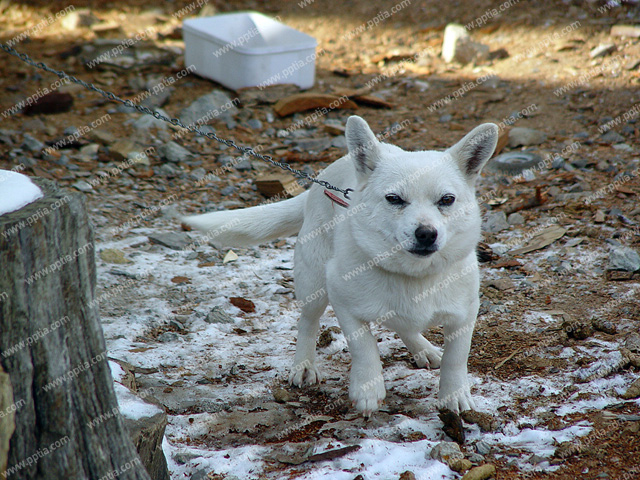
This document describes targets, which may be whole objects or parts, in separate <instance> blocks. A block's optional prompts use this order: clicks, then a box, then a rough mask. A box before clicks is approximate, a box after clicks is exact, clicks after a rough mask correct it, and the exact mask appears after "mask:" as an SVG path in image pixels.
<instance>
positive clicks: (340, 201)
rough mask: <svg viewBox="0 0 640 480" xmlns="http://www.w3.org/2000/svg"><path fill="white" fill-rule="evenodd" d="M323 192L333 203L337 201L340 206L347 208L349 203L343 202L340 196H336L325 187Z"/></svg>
mask: <svg viewBox="0 0 640 480" xmlns="http://www.w3.org/2000/svg"><path fill="white" fill-rule="evenodd" d="M324 194H325V195H326V196H327V197H329V198H330V199H331V201H332V202H333V203H337V204H338V205H340V206H341V207H344V208H349V204H348V203H347V202H345V201H344V200H342V199H341V198H340V197H338V196H337V195H335V194H333V193H331V192H330V191H329V190H327V189H326V188H325V189H324Z"/></svg>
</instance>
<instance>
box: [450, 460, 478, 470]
mask: <svg viewBox="0 0 640 480" xmlns="http://www.w3.org/2000/svg"><path fill="white" fill-rule="evenodd" d="M472 466H473V464H472V463H471V462H470V461H469V460H467V459H466V458H454V459H453V460H449V468H450V469H451V470H453V471H454V472H458V473H464V472H466V471H467V470H469V469H470V468H471V467H472Z"/></svg>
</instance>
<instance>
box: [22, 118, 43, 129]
mask: <svg viewBox="0 0 640 480" xmlns="http://www.w3.org/2000/svg"><path fill="white" fill-rule="evenodd" d="M22 129H23V131H27V132H44V131H45V130H46V129H47V127H46V125H45V124H44V122H43V121H42V120H40V119H39V118H30V119H28V120H26V121H25V122H24V123H23V124H22Z"/></svg>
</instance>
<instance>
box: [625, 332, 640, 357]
mask: <svg viewBox="0 0 640 480" xmlns="http://www.w3.org/2000/svg"><path fill="white" fill-rule="evenodd" d="M624 346H625V348H627V349H628V350H630V351H632V352H634V353H640V334H637V333H630V334H629V335H628V336H627V338H626V339H625V341H624Z"/></svg>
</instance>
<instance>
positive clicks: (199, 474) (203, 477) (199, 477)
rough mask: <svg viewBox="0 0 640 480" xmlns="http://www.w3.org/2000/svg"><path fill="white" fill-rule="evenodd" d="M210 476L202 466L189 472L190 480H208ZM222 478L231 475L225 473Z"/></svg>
mask: <svg viewBox="0 0 640 480" xmlns="http://www.w3.org/2000/svg"><path fill="white" fill-rule="evenodd" d="M210 478H211V477H210V476H209V474H208V473H207V471H206V470H205V469H204V468H201V469H199V470H196V471H195V472H194V473H192V474H191V479H190V480H209V479H210ZM224 478H225V479H227V480H229V479H230V478H231V477H230V476H229V475H225V476H224Z"/></svg>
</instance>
